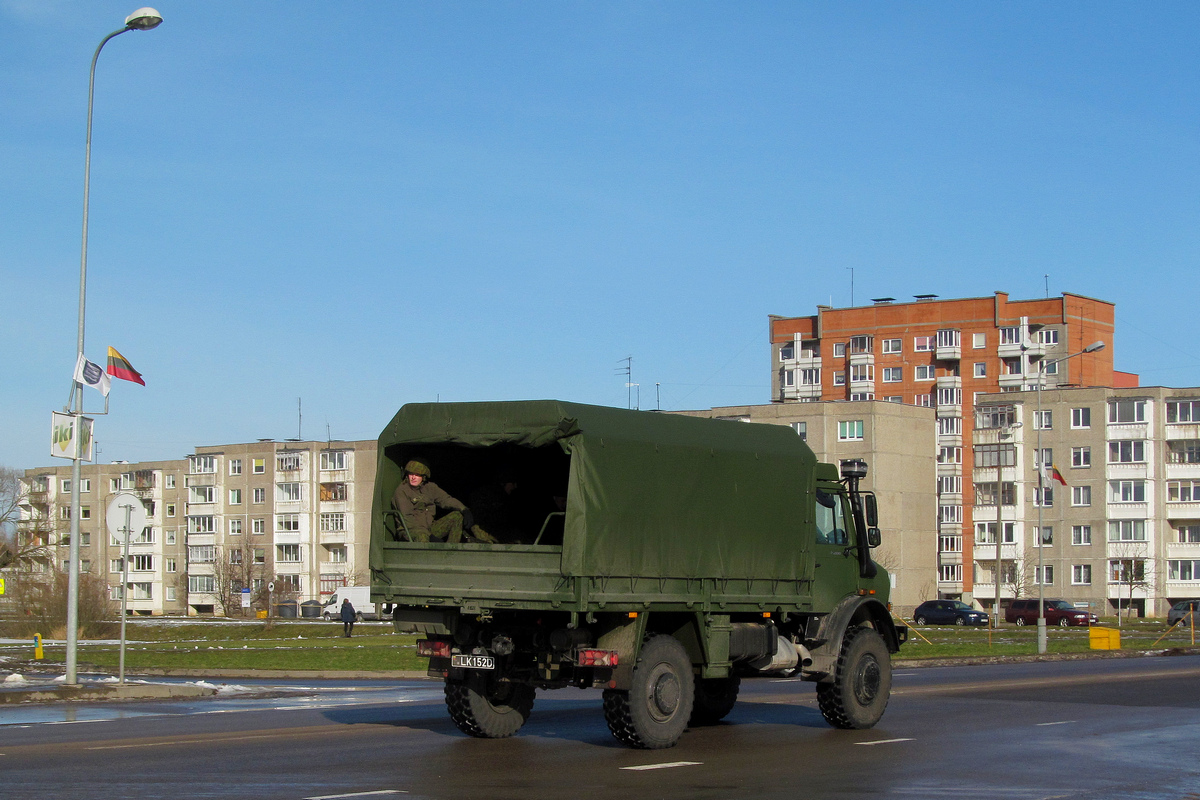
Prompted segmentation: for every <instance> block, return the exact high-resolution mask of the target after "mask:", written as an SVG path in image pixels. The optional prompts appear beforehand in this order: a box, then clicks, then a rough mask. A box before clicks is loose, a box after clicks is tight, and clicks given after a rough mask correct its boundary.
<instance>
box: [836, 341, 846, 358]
mask: <svg viewBox="0 0 1200 800" xmlns="http://www.w3.org/2000/svg"><path fill="white" fill-rule="evenodd" d="M833 357H834V358H845V357H846V343H845V342H838V343H837V344H835V345H834V346H833Z"/></svg>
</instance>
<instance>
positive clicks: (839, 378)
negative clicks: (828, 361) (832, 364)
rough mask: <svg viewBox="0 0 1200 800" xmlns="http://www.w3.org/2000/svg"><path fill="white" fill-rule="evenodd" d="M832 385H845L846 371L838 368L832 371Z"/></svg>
mask: <svg viewBox="0 0 1200 800" xmlns="http://www.w3.org/2000/svg"><path fill="white" fill-rule="evenodd" d="M833 385H834V386H845V385H846V373H845V372H844V371H841V370H839V371H837V372H835V373H833Z"/></svg>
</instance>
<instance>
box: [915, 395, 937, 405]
mask: <svg viewBox="0 0 1200 800" xmlns="http://www.w3.org/2000/svg"><path fill="white" fill-rule="evenodd" d="M913 405H914V406H917V407H918V408H933V395H931V394H929V393H926V394H915V395H913Z"/></svg>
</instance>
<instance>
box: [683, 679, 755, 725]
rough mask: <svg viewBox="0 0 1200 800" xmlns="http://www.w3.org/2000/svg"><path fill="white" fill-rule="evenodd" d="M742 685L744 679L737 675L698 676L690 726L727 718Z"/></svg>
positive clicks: (714, 722) (708, 723)
mask: <svg viewBox="0 0 1200 800" xmlns="http://www.w3.org/2000/svg"><path fill="white" fill-rule="evenodd" d="M741 685H742V679H741V678H739V677H738V676H737V675H730V676H729V677H728V678H697V679H696V694H695V699H694V700H693V701H692V716H691V719H689V720H688V727H699V726H701V725H715V724H717V723H718V722H720V721H721V720H723V719H725V717H726V716H728V715H729V712H730V711H733V706H734V704H736V703H737V698H738V689H739V688H741Z"/></svg>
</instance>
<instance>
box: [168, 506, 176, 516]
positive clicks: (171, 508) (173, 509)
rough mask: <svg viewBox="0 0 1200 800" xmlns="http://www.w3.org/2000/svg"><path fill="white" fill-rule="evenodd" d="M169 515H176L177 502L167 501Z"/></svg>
mask: <svg viewBox="0 0 1200 800" xmlns="http://www.w3.org/2000/svg"><path fill="white" fill-rule="evenodd" d="M167 516H168V517H173V516H175V504H174V503H167Z"/></svg>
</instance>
